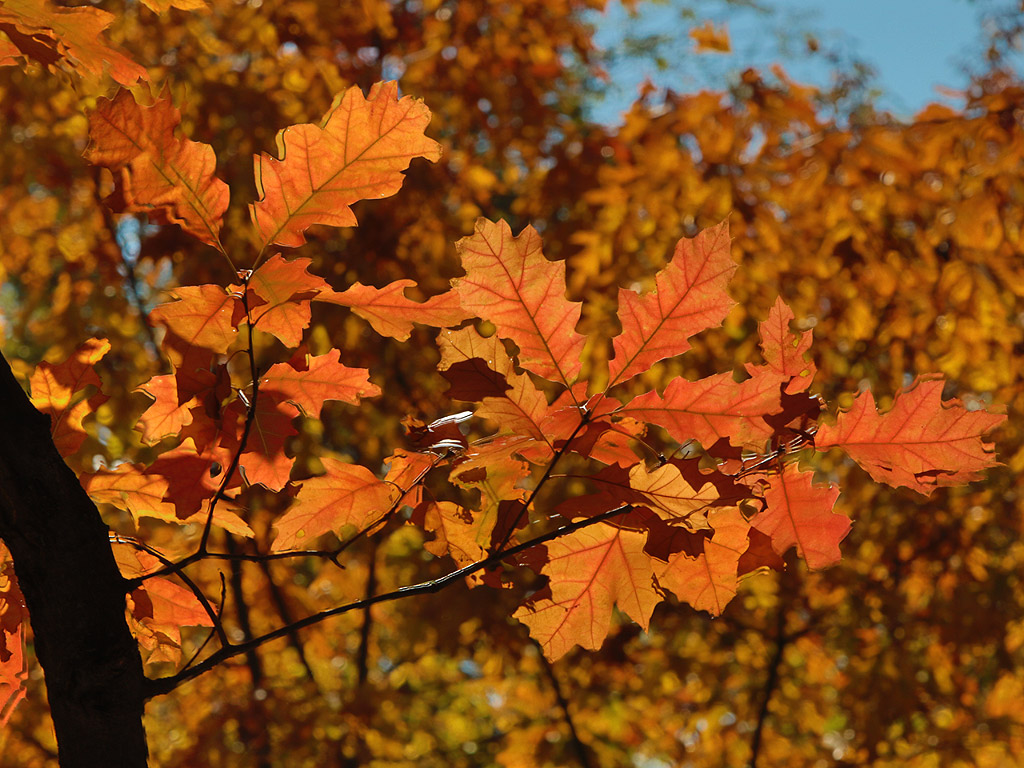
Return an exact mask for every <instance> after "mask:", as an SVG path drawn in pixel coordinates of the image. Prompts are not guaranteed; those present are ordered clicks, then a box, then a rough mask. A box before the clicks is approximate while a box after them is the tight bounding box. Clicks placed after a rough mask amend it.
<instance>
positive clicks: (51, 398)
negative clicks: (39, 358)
mask: <svg viewBox="0 0 1024 768" xmlns="http://www.w3.org/2000/svg"><path fill="white" fill-rule="evenodd" d="M109 351H110V342H109V341H107V340H106V339H89V340H88V341H86V342H85V343H84V344H82V345H81V346H80V347H79V348H78V349H76V350H75V352H74V354H73V355H72V356H71V357H69V358H68V359H67V360H65V361H64V362H63V363H58V364H56V365H54V364H52V363H47V362H42V363H40V364H39V365H38V366H36V370H35V372H34V373H33V374H32V377H31V379H29V386H30V387H31V390H32V405H34V406H35V408H36V410H38V411H39V412H40V413H45V414H46V415H47V416H49V417H50V434H51V435H52V436H53V443H54V445H56V446H57V450H58V451H60V454H61V456H71V455H72V454H74V453H76V452H77V451H78V449H79V448H81V447H82V443H83V442H85V438H86V433H85V427H84V426H83V424H82V422H83V420H84V419H85V417H86V416H88V415H89V414H90V413H93V412H95V410H96V409H97V408H99V407H100V406H101V405H102V404H103V403H104V402H106V400H107V397H106V395H104V394H103V393H102V392H96V393H95V394H94V395H92V396H91V397H89V398H84V397H82V398H80V397H79V395H80V394H81V393H82V391H83V390H84V389H85V388H86V387H96V389H97V390H98V389H99V388H100V386H101V384H102V382H101V381H100V377H99V376H98V375H97V374H96V371H95V370H94V369H93V366H94V365H95V364H96V363H98V362H99V361H100V360H102V359H103V356H104V355H106V354H107V352H109Z"/></svg>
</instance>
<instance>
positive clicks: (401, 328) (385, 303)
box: [316, 280, 466, 341]
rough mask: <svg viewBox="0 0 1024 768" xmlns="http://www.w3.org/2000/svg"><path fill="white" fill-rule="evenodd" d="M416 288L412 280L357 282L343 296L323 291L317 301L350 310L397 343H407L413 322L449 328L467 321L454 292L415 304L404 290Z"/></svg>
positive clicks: (342, 292)
mask: <svg viewBox="0 0 1024 768" xmlns="http://www.w3.org/2000/svg"><path fill="white" fill-rule="evenodd" d="M414 285H416V282H415V281H413V280H395V281H394V282H393V283H388V284H387V285H385V286H384V287H383V288H374V287H373V286H371V285H363V284H362V283H354V284H353V285H352V286H351V287H349V288H348V290H345V291H341V292H340V293H339V292H335V291H330V292H328V291H324V292H323V293H321V294H319V295H318V296H317V297H316V300H317V301H323V302H327V303H329V304H340V305H341V306H343V307H351V308H352V311H353V312H355V313H356V314H357V315H359V317H361V318H363V320H365V321H366V322H368V323H369V324H370V326H371V327H372V328H373V330H375V331H376V332H377V333H379V334H380V335H381V336H389V337H391V338H393V339H397V340H398V341H407V340H408V338H409V334H410V333H411V332H412V327H413V323H420V324H421V325H431V326H434V327H435V328H446V327H448V326H451V325H458V324H459V323H461V322H462V321H463V320H465V319H466V311H465V310H463V309H462V307H461V306H460V305H459V299H458V296H457V295H456V294H455V293H454V292H453V291H447V292H445V293H442V294H438V295H437V296H431V297H430V298H429V299H427V300H426V301H422V302H420V301H413V300H412V299H410V298H408V297H406V295H405V289H406V288H411V287H413V286H414Z"/></svg>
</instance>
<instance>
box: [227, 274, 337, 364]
mask: <svg viewBox="0 0 1024 768" xmlns="http://www.w3.org/2000/svg"><path fill="white" fill-rule="evenodd" d="M311 263H312V260H311V259H306V258H300V259H292V260H291V261H286V260H285V259H284V258H283V257H282V256H281V254H274V255H273V256H271V257H270V258H269V259H267V261H265V262H263V264H261V265H260V266H259V268H258V269H257V270H256V271H255V272H253V273H252V275H251V276H250V278H249V280H248V282H247V284H246V286H247V287H246V290H247V291H248V294H249V316H250V317H251V318H252V326H253V327H254V328H259V330H261V331H266V332H267V333H270V334H273V335H274V336H276V337H277V338H278V339H280V341H281V343H282V344H284V345H285V346H286V347H288V348H289V349H294V348H295V347H297V346H299V344H300V343H302V332H303V330H305V329H306V328H307V327H309V320H310V317H311V315H312V311H311V309H310V301H311V300H312V299H313V298H315V297H316V296H317V295H318V294H320V293H321V292H324V291H327V292H329V291H330V290H331V286H329V285H328V284H327V282H326V281H324V280H323V279H322V278H320V277H317V276H316V275H312V274H310V272H309V265H310V264H311ZM239 290H241V289H240V288H239ZM234 312H235V314H234V317H233V318H232V319H233V321H234V324H235V325H236V326H237V325H239V324H241V323H242V322H243V321H244V320H245V309H244V307H243V306H242V304H241V302H239V303H237V304H236V305H235V310H234Z"/></svg>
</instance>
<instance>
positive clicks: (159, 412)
mask: <svg viewBox="0 0 1024 768" xmlns="http://www.w3.org/2000/svg"><path fill="white" fill-rule="evenodd" d="M135 391H136V392H143V393H145V394H146V395H148V396H149V397H151V398H152V399H153V402H152V403H150V405H149V407H148V408H146V410H145V411H143V413H142V415H141V416H140V417H139V422H138V425H137V428H140V431H141V432H142V442H144V443H146V444H147V445H153V444H155V443H158V442H160V441H161V440H162V439H163V438H165V437H171V436H172V435H177V434H178V433H179V432H181V429H182V427H185V426H187V425H188V424H191V423H192V408H193V407H194V406H195V404H196V399H195V398H194V397H193V398H190V399H188V400H187V401H186V402H184V403H181V404H179V403H178V380H177V378H176V377H175V376H174V374H165V375H162V376H154V377H153V378H151V379H150V380H149V381H147V382H146V383H145V384H141V385H139V386H138V387H137V388H136V389H135Z"/></svg>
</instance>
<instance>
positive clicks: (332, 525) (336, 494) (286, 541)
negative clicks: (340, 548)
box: [271, 457, 395, 552]
mask: <svg viewBox="0 0 1024 768" xmlns="http://www.w3.org/2000/svg"><path fill="white" fill-rule="evenodd" d="M321 461H322V462H323V465H324V469H326V470H327V474H325V475H322V476H320V477H313V478H310V479H309V480H303V481H302V484H301V488H300V490H299V493H298V496H297V497H296V500H295V502H294V503H293V505H292V507H291V508H290V509H289V510H288V511H287V512H285V513H284V514H283V515H281V517H279V518H278V519H277V520H276V521H275V523H274V528H275V530H276V531H277V537H276V538H275V539H274V543H273V545H272V547H271V549H272V551H274V552H284V551H286V550H290V549H303V548H307V547H311V546H312V545H313V543H314V542H315V540H316V538H317V537H318V536H322V535H323V534H325V533H329V532H331V531H333V532H335V533H339V534H340V533H341V532H342V530H343V529H345V528H347V527H352V528H355V529H357V530H363V529H364V528H367V527H368V526H372V525H374V524H375V523H378V522H379V521H380V520H381V519H382V518H383V516H384V515H385V514H386V513H387V511H388V510H389V509H390V508H391V502H392V499H393V494H394V493H395V489H394V486H392V485H390V484H388V483H385V482H383V481H381V480H378V479H377V478H376V477H375V476H374V474H373V473H372V472H370V470H368V469H366V467H361V466H359V465H358V464H346V463H345V462H343V461H339V460H338V459H331V458H326V457H325V458H323V459H321Z"/></svg>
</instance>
